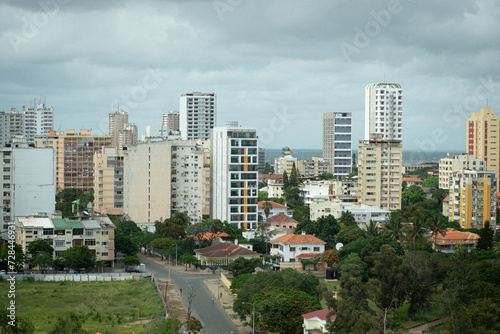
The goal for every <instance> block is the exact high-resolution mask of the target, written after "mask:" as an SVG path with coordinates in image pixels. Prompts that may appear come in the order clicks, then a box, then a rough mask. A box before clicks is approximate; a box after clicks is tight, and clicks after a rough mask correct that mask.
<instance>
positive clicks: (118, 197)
mask: <svg viewBox="0 0 500 334" xmlns="http://www.w3.org/2000/svg"><path fill="white" fill-rule="evenodd" d="M94 212H97V213H100V214H104V215H106V214H110V215H115V216H123V150H120V149H119V148H116V147H103V148H102V151H98V152H95V153H94Z"/></svg>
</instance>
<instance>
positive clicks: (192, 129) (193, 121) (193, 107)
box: [179, 92, 217, 140]
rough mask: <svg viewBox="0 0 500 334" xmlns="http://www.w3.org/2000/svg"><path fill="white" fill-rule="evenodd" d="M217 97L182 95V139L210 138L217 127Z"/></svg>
mask: <svg viewBox="0 0 500 334" xmlns="http://www.w3.org/2000/svg"><path fill="white" fill-rule="evenodd" d="M216 109H217V107H216V97H215V94H214V93H196V92H195V93H188V94H182V95H181V98H180V104H179V130H180V131H181V137H182V139H187V140H190V139H201V140H207V139H208V138H210V129H212V128H214V127H215V122H216V119H215V113H216Z"/></svg>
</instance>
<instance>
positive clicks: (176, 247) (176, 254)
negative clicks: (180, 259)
mask: <svg viewBox="0 0 500 334" xmlns="http://www.w3.org/2000/svg"><path fill="white" fill-rule="evenodd" d="M175 270H177V244H175Z"/></svg>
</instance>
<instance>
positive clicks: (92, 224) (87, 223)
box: [82, 220, 101, 229]
mask: <svg viewBox="0 0 500 334" xmlns="http://www.w3.org/2000/svg"><path fill="white" fill-rule="evenodd" d="M82 225H83V228H86V229H93V228H101V225H100V224H99V223H98V222H97V220H82Z"/></svg>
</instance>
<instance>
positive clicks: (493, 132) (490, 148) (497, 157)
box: [467, 108, 500, 189]
mask: <svg viewBox="0 0 500 334" xmlns="http://www.w3.org/2000/svg"><path fill="white" fill-rule="evenodd" d="M499 135H500V116H497V115H495V110H494V109H491V108H481V110H480V111H476V112H473V113H472V114H471V117H470V118H468V119H467V153H468V154H469V155H474V156H475V157H476V158H478V159H480V160H484V162H485V163H486V170H489V171H495V172H496V173H497V175H499V173H500V154H499V152H500V138H499ZM498 182H499V180H498V177H497V185H496V186H497V189H498V187H499V184H498Z"/></svg>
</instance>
